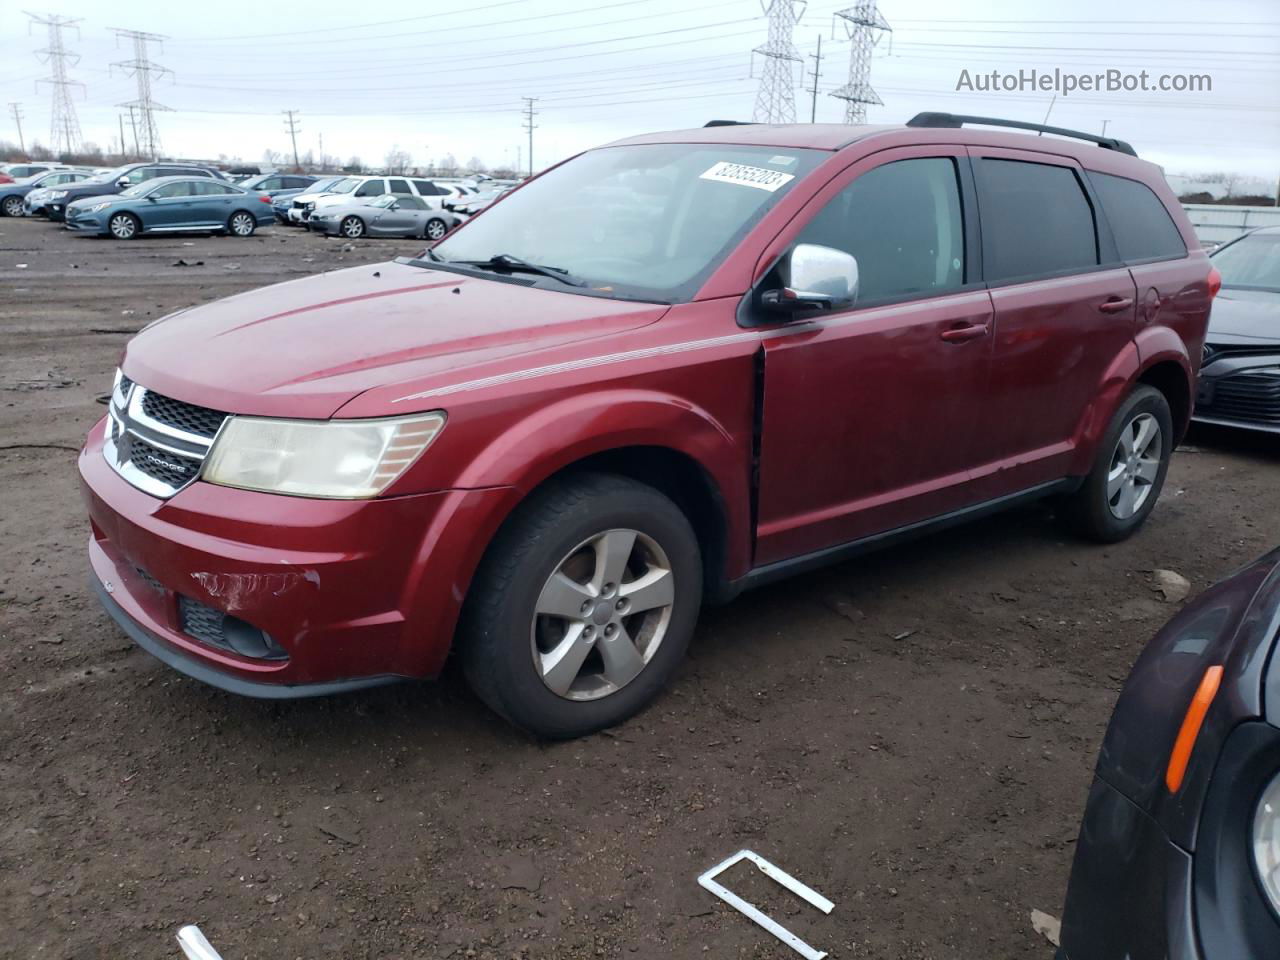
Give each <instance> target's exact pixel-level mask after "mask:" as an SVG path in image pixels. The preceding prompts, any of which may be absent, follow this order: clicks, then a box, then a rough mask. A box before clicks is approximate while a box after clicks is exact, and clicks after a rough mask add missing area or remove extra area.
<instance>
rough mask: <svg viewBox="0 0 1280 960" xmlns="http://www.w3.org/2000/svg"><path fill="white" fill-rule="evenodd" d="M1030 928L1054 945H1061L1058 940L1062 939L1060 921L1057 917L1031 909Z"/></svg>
mask: <svg viewBox="0 0 1280 960" xmlns="http://www.w3.org/2000/svg"><path fill="white" fill-rule="evenodd" d="M1031 929H1032V930H1034V931H1035V932H1036V933H1038V934H1040V936H1042V937H1044V938H1045V939H1046V940H1048V941H1049V942H1050V943H1051V944H1053V945H1054V946H1055V947H1058V946H1061V944H1060V943H1059V942H1058V941H1059V940H1061V939H1062V921H1061V920H1059V919H1058V918H1057V917H1055V916H1051V915H1050V914H1047V913H1045V912H1044V911H1043V910H1032V911H1031Z"/></svg>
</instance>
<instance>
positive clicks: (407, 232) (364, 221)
mask: <svg viewBox="0 0 1280 960" xmlns="http://www.w3.org/2000/svg"><path fill="white" fill-rule="evenodd" d="M461 222H462V220H461V218H460V217H458V216H455V215H454V214H452V213H450V212H449V211H447V210H433V209H432V208H431V207H429V206H427V202H426V201H425V200H423V199H422V198H421V197H415V196H410V195H407V194H390V193H388V194H384V195H383V196H381V197H377V198H375V199H373V200H370V199H369V198H367V197H353V198H352V199H351V200H350V201H349V202H347V203H341V204H336V205H333V206H328V207H325V208H324V209H323V210H322V211H317V212H316V213H313V214H312V215H311V219H310V220H308V221H307V226H308V227H310V228H311V229H312V230H315V231H317V232H319V233H327V234H329V235H330V236H334V237H346V238H348V239H350V240H355V239H357V238H359V237H422V238H423V239H424V240H439V239H440V238H441V237H443V236H444V235H445V234H446V233H448V232H449V231H450V230H452V229H453V228H454V227H456V226H457V225H458V224H459V223H461Z"/></svg>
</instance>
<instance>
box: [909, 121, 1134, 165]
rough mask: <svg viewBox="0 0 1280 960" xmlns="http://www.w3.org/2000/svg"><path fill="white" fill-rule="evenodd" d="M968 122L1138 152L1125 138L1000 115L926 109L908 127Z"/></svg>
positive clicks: (957, 125) (951, 126)
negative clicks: (979, 115)
mask: <svg viewBox="0 0 1280 960" xmlns="http://www.w3.org/2000/svg"><path fill="white" fill-rule="evenodd" d="M966 123H976V124H979V125H980V126H984V127H1010V128H1012V129H1014V130H1034V131H1035V132H1037V133H1052V134H1056V135H1057V136H1059V137H1070V138H1071V139H1072V140H1087V141H1088V142H1089V143H1096V144H1097V145H1098V146H1100V147H1102V148H1103V149H1104V150H1115V151H1116V152H1118V153H1127V154H1128V155H1129V156H1131V157H1136V156H1137V155H1138V152H1137V151H1136V150H1134V149H1133V147H1131V146H1130V145H1129V144H1127V143H1126V142H1125V141H1123V140H1117V139H1115V138H1114V137H1099V136H1095V135H1094V134H1092V133H1085V132H1084V131H1082V130H1071V129H1068V128H1067V127H1050V126H1047V125H1046V124H1043V123H1030V122H1028V121H1026V120H1002V119H1000V118H999V117H975V116H970V115H968V114H963V113H938V112H935V111H930V110H926V111H925V112H923V113H917V114H916V115H915V116H914V117H912V118H911V119H910V120H908V121H907V126H908V127H943V128H947V129H951V130H956V129H959V128H960V127H963V126H964V125H965V124H966Z"/></svg>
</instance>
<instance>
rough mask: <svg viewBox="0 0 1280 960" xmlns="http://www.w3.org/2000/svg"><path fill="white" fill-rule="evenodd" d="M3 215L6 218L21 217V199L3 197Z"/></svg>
mask: <svg viewBox="0 0 1280 960" xmlns="http://www.w3.org/2000/svg"><path fill="white" fill-rule="evenodd" d="M4 215H5V216H6V217H20V216H22V198H21V197H5V198H4Z"/></svg>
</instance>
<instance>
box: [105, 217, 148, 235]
mask: <svg viewBox="0 0 1280 960" xmlns="http://www.w3.org/2000/svg"><path fill="white" fill-rule="evenodd" d="M139 227H141V224H140V223H138V218H137V217H135V216H134V215H133V214H132V213H117V214H115V215H114V216H113V217H112V218H111V219H110V220H108V221H107V229H108V230H110V231H111V235H112V236H113V237H115V238H116V239H117V240H132V239H133V238H134V237H136V236H137V235H138V229H139Z"/></svg>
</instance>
